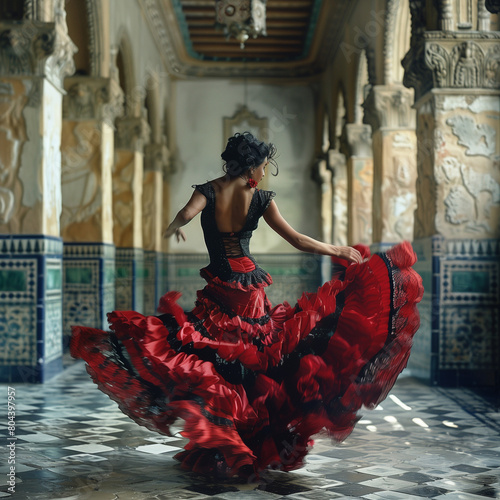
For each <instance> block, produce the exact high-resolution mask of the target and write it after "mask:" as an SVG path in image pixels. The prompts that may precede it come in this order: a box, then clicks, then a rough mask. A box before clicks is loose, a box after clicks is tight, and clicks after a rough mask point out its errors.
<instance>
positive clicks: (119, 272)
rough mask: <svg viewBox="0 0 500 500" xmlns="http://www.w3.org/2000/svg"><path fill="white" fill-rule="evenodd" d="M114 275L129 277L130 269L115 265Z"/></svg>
mask: <svg viewBox="0 0 500 500" xmlns="http://www.w3.org/2000/svg"><path fill="white" fill-rule="evenodd" d="M115 277H116V278H129V277H130V269H129V268H128V267H117V268H116V274H115Z"/></svg>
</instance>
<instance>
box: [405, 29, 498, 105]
mask: <svg viewBox="0 0 500 500" xmlns="http://www.w3.org/2000/svg"><path fill="white" fill-rule="evenodd" d="M499 40H500V33H498V32H492V31H488V32H484V31H481V32H478V31H476V32H468V33H459V32H453V33H445V32H426V33H425V34H424V36H423V38H422V39H421V40H420V41H419V42H418V43H417V44H416V45H414V46H413V47H412V49H410V51H409V52H408V53H407V54H406V56H405V58H404V59H403V66H404V68H405V78H404V82H403V83H404V85H405V86H406V87H414V88H415V99H419V98H420V97H421V96H422V95H424V94H425V93H426V92H427V91H429V90H430V89H431V88H460V89H466V88H485V89H500V43H499Z"/></svg>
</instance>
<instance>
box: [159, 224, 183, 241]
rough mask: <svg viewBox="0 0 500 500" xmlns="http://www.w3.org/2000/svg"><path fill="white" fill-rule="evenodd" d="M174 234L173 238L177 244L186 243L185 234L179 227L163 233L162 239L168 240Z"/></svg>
mask: <svg viewBox="0 0 500 500" xmlns="http://www.w3.org/2000/svg"><path fill="white" fill-rule="evenodd" d="M174 234H175V238H176V239H177V243H179V242H180V241H181V240H182V241H186V234H185V233H184V231H183V230H182V229H181V228H180V227H178V228H177V229H171V228H168V229H167V230H166V231H165V232H164V233H163V237H164V238H170V237H171V236H173V235H174Z"/></svg>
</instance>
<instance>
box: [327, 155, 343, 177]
mask: <svg viewBox="0 0 500 500" xmlns="http://www.w3.org/2000/svg"><path fill="white" fill-rule="evenodd" d="M345 165H346V157H345V155H344V154H343V153H340V152H339V151H337V150H336V149H330V150H328V153H327V167H328V169H329V170H332V171H333V172H334V175H335V172H336V171H338V169H339V168H344V167H345Z"/></svg>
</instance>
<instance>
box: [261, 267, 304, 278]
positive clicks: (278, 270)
mask: <svg viewBox="0 0 500 500" xmlns="http://www.w3.org/2000/svg"><path fill="white" fill-rule="evenodd" d="M263 268H264V270H265V271H266V272H268V273H269V274H270V275H271V276H306V275H308V274H311V273H308V272H307V270H306V269H304V268H302V267H292V266H288V267H272V266H266V265H263Z"/></svg>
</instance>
